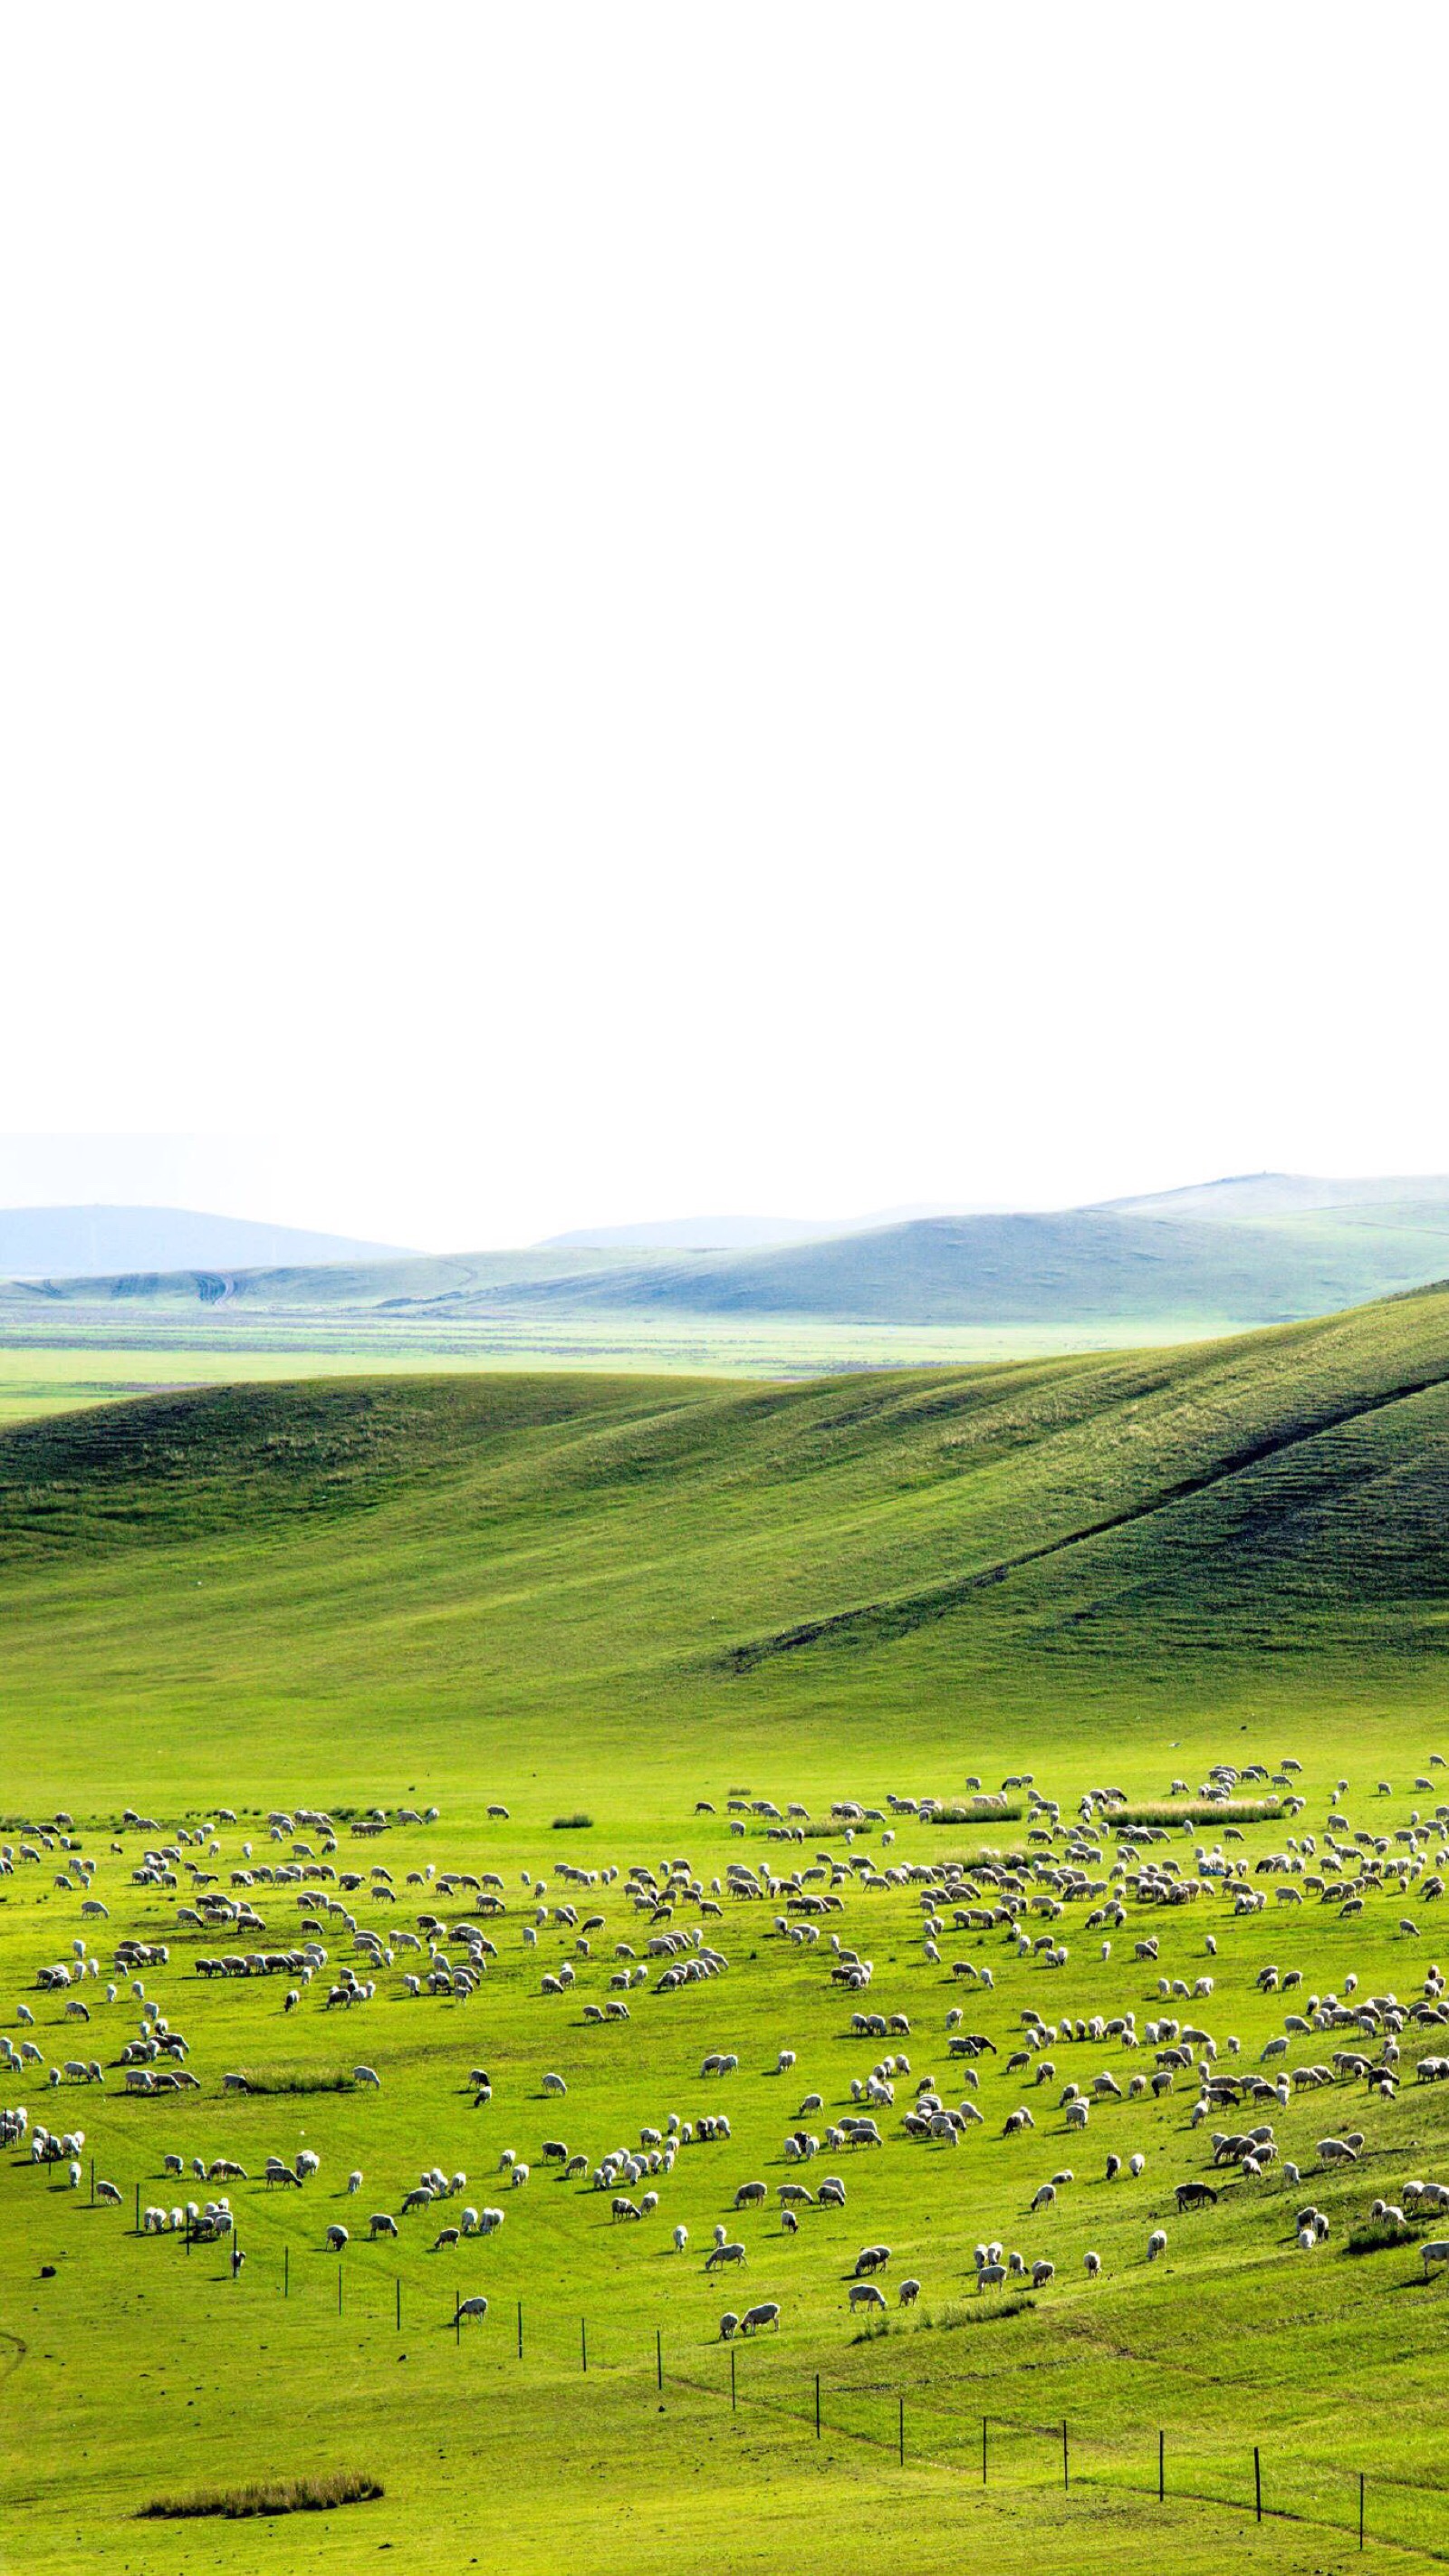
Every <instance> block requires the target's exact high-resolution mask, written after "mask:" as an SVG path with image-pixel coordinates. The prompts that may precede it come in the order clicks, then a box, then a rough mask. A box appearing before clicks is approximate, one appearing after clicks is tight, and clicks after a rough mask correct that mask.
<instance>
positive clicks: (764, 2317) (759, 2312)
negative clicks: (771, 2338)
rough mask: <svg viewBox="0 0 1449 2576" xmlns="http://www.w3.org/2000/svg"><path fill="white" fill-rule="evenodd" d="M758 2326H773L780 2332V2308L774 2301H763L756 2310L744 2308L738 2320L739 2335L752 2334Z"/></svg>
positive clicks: (776, 2301)
mask: <svg viewBox="0 0 1449 2576" xmlns="http://www.w3.org/2000/svg"><path fill="white" fill-rule="evenodd" d="M759 2326H773V2327H774V2329H775V2331H776V2333H777V2334H778V2333H779V2331H780V2307H779V2302H778V2300H776V2299H764V2300H762V2301H761V2303H760V2305H759V2306H758V2307H757V2308H746V2310H745V2313H744V2315H743V2316H742V2317H741V2319H740V2332H741V2334H753V2333H754V2332H755V2330H756V2328H757V2327H759Z"/></svg>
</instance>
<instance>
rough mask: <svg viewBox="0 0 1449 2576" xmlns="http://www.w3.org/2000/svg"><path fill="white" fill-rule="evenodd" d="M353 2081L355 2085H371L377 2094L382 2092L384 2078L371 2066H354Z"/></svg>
mask: <svg viewBox="0 0 1449 2576" xmlns="http://www.w3.org/2000/svg"><path fill="white" fill-rule="evenodd" d="M352 2081H353V2083H354V2084H370V2085H371V2086H372V2088H373V2090H374V2091H375V2092H381V2090H382V2077H381V2076H380V2075H379V2074H377V2073H376V2071H375V2069H374V2068H372V2067H371V2066H354V2068H353V2070H352Z"/></svg>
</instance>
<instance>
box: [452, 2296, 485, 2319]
mask: <svg viewBox="0 0 1449 2576" xmlns="http://www.w3.org/2000/svg"><path fill="white" fill-rule="evenodd" d="M458 2314H459V2316H460V2317H486V2316H487V2314H488V2302H487V2300H486V2299H484V2298H472V2299H460V2300H459V2302H458Z"/></svg>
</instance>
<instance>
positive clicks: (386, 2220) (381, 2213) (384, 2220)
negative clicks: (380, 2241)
mask: <svg viewBox="0 0 1449 2576" xmlns="http://www.w3.org/2000/svg"><path fill="white" fill-rule="evenodd" d="M367 2232H368V2235H369V2236H396V2234H397V2220H396V2219H395V2218H390V2217H389V2216H388V2213H387V2211H386V2210H385V2209H375V2210H374V2211H373V2213H372V2216H371V2217H370V2218H369V2220H368V2222H367Z"/></svg>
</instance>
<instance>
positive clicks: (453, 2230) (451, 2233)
mask: <svg viewBox="0 0 1449 2576" xmlns="http://www.w3.org/2000/svg"><path fill="white" fill-rule="evenodd" d="M461 2234H462V2230H461V2228H457V2227H443V2228H440V2229H439V2231H438V2234H437V2235H436V2236H435V2237H434V2239H433V2252H434V2253H435V2254H440V2253H441V2252H442V2250H443V2247H444V2246H445V2245H456V2244H457V2243H458V2240H459V2238H460V2236H461Z"/></svg>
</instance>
